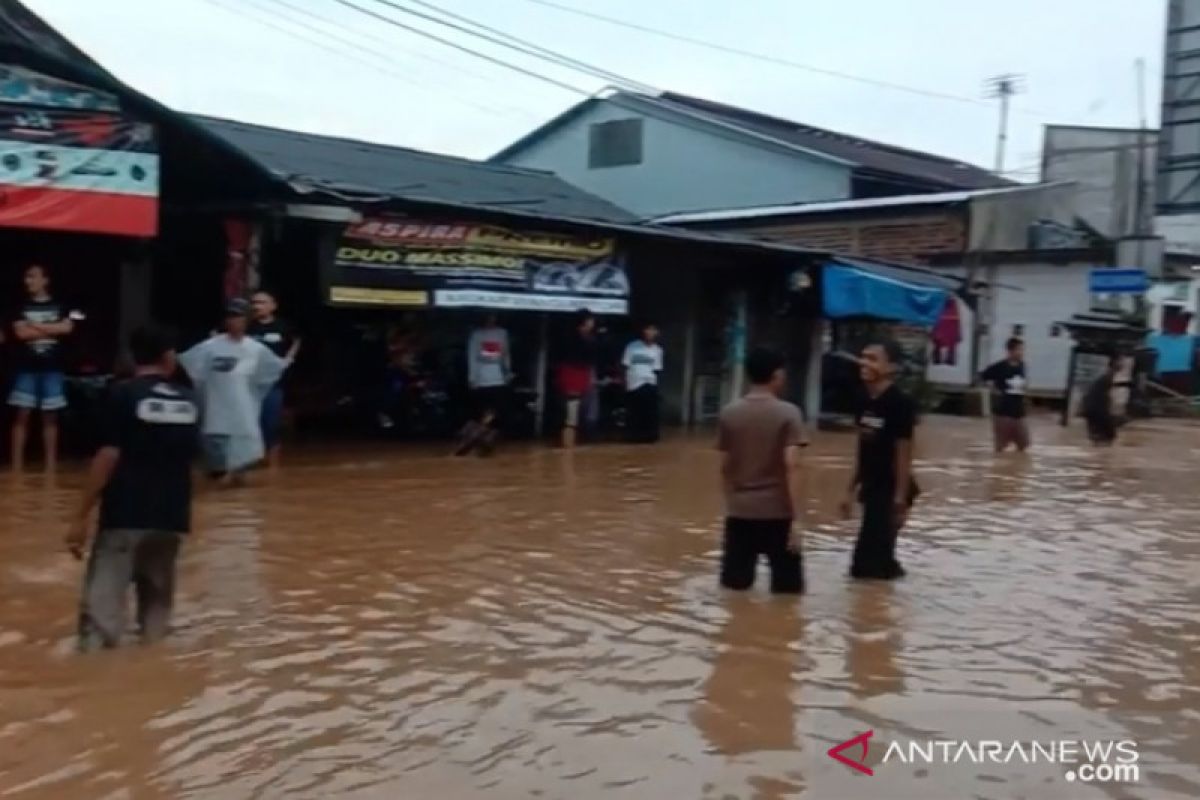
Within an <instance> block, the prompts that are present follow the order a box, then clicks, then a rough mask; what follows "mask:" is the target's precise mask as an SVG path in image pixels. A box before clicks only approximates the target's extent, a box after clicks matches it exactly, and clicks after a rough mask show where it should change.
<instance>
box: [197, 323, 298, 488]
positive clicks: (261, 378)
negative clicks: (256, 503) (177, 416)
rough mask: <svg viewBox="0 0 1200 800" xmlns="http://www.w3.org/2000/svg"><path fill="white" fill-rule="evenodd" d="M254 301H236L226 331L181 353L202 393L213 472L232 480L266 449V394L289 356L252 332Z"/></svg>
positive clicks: (205, 437) (203, 426)
mask: <svg viewBox="0 0 1200 800" xmlns="http://www.w3.org/2000/svg"><path fill="white" fill-rule="evenodd" d="M249 311H250V306H249V304H248V303H247V302H246V301H245V300H241V299H235V300H232V301H230V303H229V305H228V306H227V307H226V310H225V330H224V332H223V333H219V334H216V335H214V336H213V337H212V338H210V339H207V340H206V341H203V342H201V343H200V344H198V345H196V346H195V347H193V348H191V349H190V350H188V351H187V352H185V353H183V354H182V355H180V357H179V363H180V364H181V365H182V366H183V368H184V370H185V371H186V372H187V374H188V376H189V377H190V378H191V379H192V383H193V384H194V385H195V387H196V395H197V397H199V398H200V403H201V408H202V413H203V417H202V421H201V426H200V432H201V437H202V440H203V445H204V455H205V460H206V461H207V465H208V470H209V473H210V474H212V475H214V476H217V477H220V478H222V479H223V480H224V481H225V482H227V483H234V482H237V481H239V480H240V478H241V476H242V473H244V472H245V471H246V470H247V469H249V468H250V467H252V466H254V465H255V464H256V463H258V462H259V461H261V460H262V459H263V457H264V456H265V454H266V451H265V448H264V444H263V438H262V427H261V426H260V425H259V418H260V416H261V413H262V403H263V398H264V397H265V396H266V394H267V392H269V391H270V390H271V387H273V386H274V385H275V384H276V383H278V382H279V379H280V378H281V377H282V376H283V373H284V371H285V370H286V369H287V367H288V361H287V360H286V359H283V358H280V357H279V356H277V355H275V354H274V353H273V352H271V350H270V348H268V347H267V346H266V345H263V344H262V343H260V342H257V341H255V340H254V339H251V338H250V337H249V336H247V335H246V328H247V324H248V315H249Z"/></svg>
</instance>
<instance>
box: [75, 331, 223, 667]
mask: <svg viewBox="0 0 1200 800" xmlns="http://www.w3.org/2000/svg"><path fill="white" fill-rule="evenodd" d="M130 350H131V351H132V355H133V359H134V363H135V365H136V371H135V373H134V377H133V378H131V379H130V380H128V381H125V382H123V383H121V384H119V385H117V386H115V387H113V390H112V394H111V397H110V398H109V405H108V410H107V414H106V419H105V423H104V427H103V430H102V432H101V439H100V443H101V444H100V449H99V451H98V452H97V453H96V456H95V458H94V459H93V460H92V465H91V469H90V470H89V472H88V477H87V482H86V485H85V488H84V493H83V500H82V502H81V503H80V506H79V511H78V513H77V515H76V517H75V521H74V523H73V524H72V526H71V528H70V530H69V531H68V533H67V537H66V545H67V549H68V550H69V551H70V552H71V554H72V555H74V556H75V557H76V558H82V557H83V551H84V547H85V546H86V545H87V539H88V521H89V517H90V516H91V512H92V509H93V508H94V507H95V506H96V504H97V502H99V503H100V520H99V525H98V526H97V530H98V532H97V534H96V537H95V540H94V542H93V543H92V548H91V555H90V557H89V558H88V565H87V578H86V580H85V583H84V589H83V601H82V604H81V608H80V613H79V649H80V650H81V651H88V650H93V649H97V648H101V647H105V648H110V647H116V646H117V645H118V644H119V643H120V640H121V635H122V633H123V632H124V630H125V594H126V591H127V590H128V588H129V585H130V583H132V584H134V585H135V586H136V587H137V606H138V609H137V618H138V622H139V623H140V627H141V635H142V639H143V640H144V641H153V640H156V639H159V638H161V637H162V636H164V635H165V634H166V633H167V628H168V626H169V624H170V615H171V606H172V601H173V599H174V595H175V561H176V557H177V556H178V553H179V545H180V540H181V539H182V537H183V536H184V535H185V534H186V533H188V531H189V530H190V528H191V514H192V458H193V456H194V455H195V451H196V442H197V422H198V420H199V416H200V414H199V409H198V406H197V404H196V400H195V397H194V395H193V394H192V391H191V390H190V389H188V388H187V387H185V386H182V385H180V384H177V383H174V382H172V380H171V376H172V375H173V374H174V372H175V349H174V346H173V345H172V344H171V341H170V338H169V337H168V336H167V335H166V334H164V333H163V332H162V331H160V330H157V329H155V328H151V327H146V328H140V329H138V330H137V331H135V332H134V333H133V335H132V337H131V338H130Z"/></svg>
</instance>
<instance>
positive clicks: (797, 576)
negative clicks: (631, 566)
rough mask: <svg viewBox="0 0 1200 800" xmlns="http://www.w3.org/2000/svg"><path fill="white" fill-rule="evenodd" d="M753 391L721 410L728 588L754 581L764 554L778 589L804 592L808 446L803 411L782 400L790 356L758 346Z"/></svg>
mask: <svg viewBox="0 0 1200 800" xmlns="http://www.w3.org/2000/svg"><path fill="white" fill-rule="evenodd" d="M745 368H746V375H747V377H748V379H749V381H750V384H751V386H750V391H749V392H748V393H747V394H746V396H745V397H743V398H742V399H740V400H737V401H735V402H733V403H731V404H730V405H728V406H726V407H725V408H724V409H723V410H722V411H721V418H720V433H719V438H718V449H720V451H721V479H722V485H723V488H724V493H725V509H726V517H725V540H724V548H723V552H722V555H721V585H722V586H724V587H725V588H727V589H734V590H736V591H743V590H746V589H749V588H750V587H751V586H753V585H754V572H755V570H756V568H757V566H758V558H759V556H760V555H765V556H766V557H767V561H768V563H769V564H770V567H771V591H772V592H775V593H778V594H800V593H802V592H803V591H804V572H803V566H802V562H801V554H800V539H799V530H798V528H797V526H798V525H799V520H800V515H801V512H802V510H803V487H802V486H801V482H800V479H801V474H800V451H801V448H803V447H804V446H806V445H807V443H808V439H807V435H806V433H805V430H804V417H803V415H802V414H801V413H800V409H799V408H798V407H796V406H795V405H793V404H791V403H788V402H786V401H784V400H782V399H781V398H780V396H781V394H782V393H783V391H784V388H785V387H786V385H787V377H786V375H785V374H784V359H783V356H781V355H779V354H778V353H776V352H774V351H771V350H766V349H755V350H753V351H751V352H750V354H749V355H748V356H747V357H746V364H745Z"/></svg>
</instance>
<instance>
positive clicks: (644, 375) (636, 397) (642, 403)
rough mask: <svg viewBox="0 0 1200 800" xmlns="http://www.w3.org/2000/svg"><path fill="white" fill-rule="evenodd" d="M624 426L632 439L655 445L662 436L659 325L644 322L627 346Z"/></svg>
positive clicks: (623, 360) (661, 359)
mask: <svg viewBox="0 0 1200 800" xmlns="http://www.w3.org/2000/svg"><path fill="white" fill-rule="evenodd" d="M621 364H622V366H624V367H625V427H626V431H627V432H628V434H629V440H630V441H631V442H635V443H638V444H653V443H655V442H657V441H658V437H659V409H658V405H659V399H658V376H659V373H661V372H662V370H663V349H662V346H661V345H659V343H658V326H657V325H655V324H654V323H653V322H647V323H645V324H644V325H642V334H641V336H640V337H639V338H637V339H635V340H634V341H632V342H630V343H629V344H628V345H627V346H626V347H625V354H624V355H623V356H622V357H621Z"/></svg>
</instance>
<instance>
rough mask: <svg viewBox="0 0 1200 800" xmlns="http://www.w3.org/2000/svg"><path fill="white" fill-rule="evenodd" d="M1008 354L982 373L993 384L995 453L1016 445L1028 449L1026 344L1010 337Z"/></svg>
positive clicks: (1021, 449)
mask: <svg viewBox="0 0 1200 800" xmlns="http://www.w3.org/2000/svg"><path fill="white" fill-rule="evenodd" d="M1004 349H1005V352H1006V353H1007V356H1006V357H1005V358H1004V359H1003V360H1001V361H997V362H996V363H995V364H992V365H991V366H990V367H988V368H987V369H985V370H984V371H983V373H982V375H981V377H982V378H983V380H984V381H986V382H987V383H989V384H991V387H992V438H993V441H994V442H995V446H996V452H997V453H1003V452H1004V451H1005V450H1006V449H1007V448H1008V446H1009V445H1010V444H1011V445H1016V447H1017V449H1018V450H1020V451H1021V452H1022V453H1024V452H1025V451H1026V450H1027V449H1028V448H1029V427H1028V426H1027V425H1026V424H1025V411H1026V409H1025V388H1026V386H1027V385H1028V381H1027V379H1026V377H1025V343H1024V342H1022V341H1021V340H1020V339H1017V338H1015V337H1014V338H1012V339H1009V340H1008V342H1007V343H1005V345H1004Z"/></svg>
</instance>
